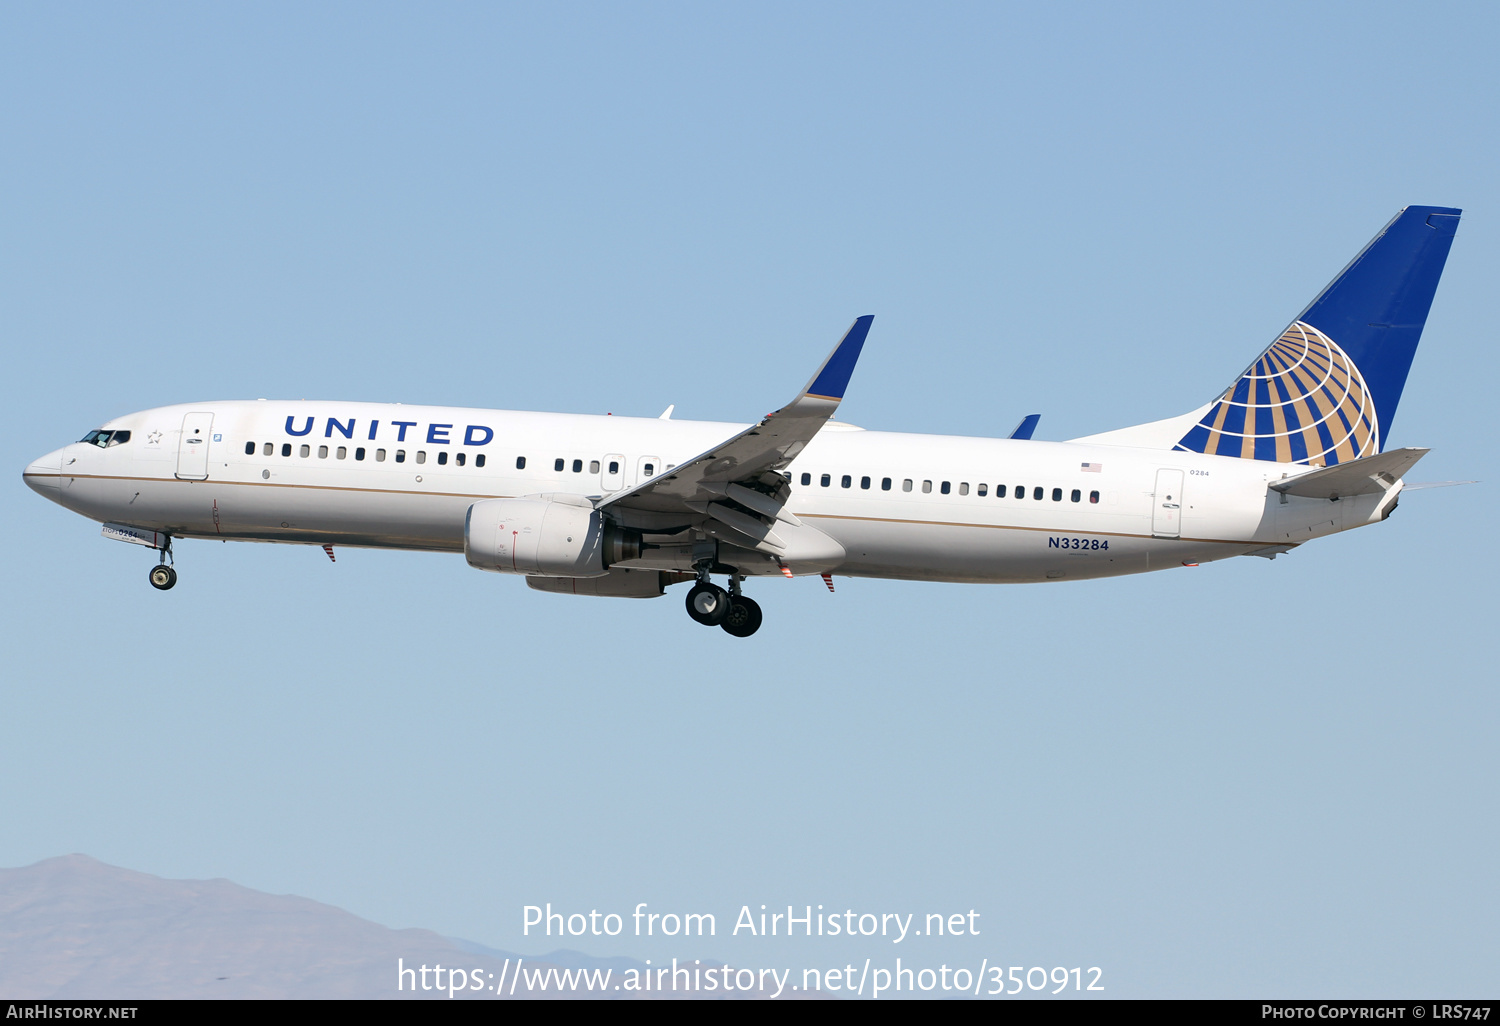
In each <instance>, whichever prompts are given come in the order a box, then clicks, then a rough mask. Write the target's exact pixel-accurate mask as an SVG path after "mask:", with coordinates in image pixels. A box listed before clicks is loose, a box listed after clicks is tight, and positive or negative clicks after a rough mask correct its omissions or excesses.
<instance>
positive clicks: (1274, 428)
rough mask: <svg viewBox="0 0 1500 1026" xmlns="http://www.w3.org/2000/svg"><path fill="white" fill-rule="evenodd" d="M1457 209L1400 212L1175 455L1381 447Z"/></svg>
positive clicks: (1345, 455)
mask: <svg viewBox="0 0 1500 1026" xmlns="http://www.w3.org/2000/svg"><path fill="white" fill-rule="evenodd" d="M1461 213H1462V211H1460V210H1456V209H1454V208H1452V207H1407V208H1406V209H1405V210H1403V211H1401V212H1400V213H1399V214H1397V215H1396V216H1395V218H1394V219H1393V220H1392V221H1391V223H1390V224H1388V225H1386V226H1385V229H1384V230H1383V231H1381V233H1380V234H1379V235H1377V236H1375V238H1374V239H1373V240H1371V242H1370V244H1369V245H1367V246H1366V247H1365V248H1364V249H1363V250H1361V251H1360V253H1359V255H1358V256H1356V257H1355V258H1354V259H1353V260H1352V261H1351V262H1350V263H1349V266H1348V267H1345V268H1344V270H1343V271H1342V272H1340V274H1339V276H1338V277H1337V278H1335V279H1333V281H1332V283H1330V284H1329V286H1328V287H1327V288H1325V289H1324V290H1323V291H1322V292H1321V293H1319V294H1318V298H1316V299H1314V300H1313V301H1312V303H1311V304H1309V305H1308V307H1307V309H1306V310H1304V311H1302V313H1301V314H1300V315H1299V316H1298V317H1297V319H1296V320H1295V321H1293V322H1292V325H1291V327H1289V328H1287V329H1286V331H1285V332H1283V333H1282V335H1281V337H1280V338H1278V339H1277V340H1276V341H1275V342H1273V343H1271V346H1270V348H1268V349H1267V350H1266V351H1265V352H1264V353H1261V355H1260V357H1259V358H1258V359H1256V361H1255V362H1254V363H1253V364H1251V365H1250V368H1249V369H1248V370H1246V371H1245V373H1244V374H1243V375H1241V376H1240V378H1239V379H1238V380H1237V381H1235V383H1234V384H1232V385H1230V386H1229V388H1228V389H1226V390H1225V392H1224V394H1223V395H1222V396H1220V397H1219V399H1218V400H1216V401H1215V402H1213V403H1211V404H1210V405H1209V407H1208V411H1207V412H1206V413H1205V414H1204V415H1203V417H1202V419H1201V420H1199V422H1198V423H1197V424H1196V425H1195V426H1194V427H1193V428H1192V429H1191V430H1189V431H1188V433H1187V434H1186V435H1184V436H1183V437H1182V440H1181V441H1180V442H1178V443H1177V445H1176V448H1178V449H1187V450H1191V451H1193V452H1202V453H1208V454H1210V455H1217V456H1239V457H1243V458H1245V459H1257V460H1276V461H1278V462H1282V463H1307V464H1312V465H1317V466H1332V465H1333V464H1335V463H1341V462H1345V461H1347V460H1351V459H1357V458H1359V457H1361V456H1370V455H1373V454H1374V453H1377V452H1381V451H1383V450H1384V448H1385V438H1386V434H1387V432H1388V431H1389V430H1390V425H1391V420H1392V419H1393V418H1394V417H1395V414H1396V404H1397V403H1399V402H1400V401H1401V392H1402V389H1404V388H1405V386H1406V375H1407V372H1408V371H1409V370H1410V369H1411V361H1412V357H1413V356H1414V355H1415V354H1416V351H1417V342H1418V341H1419V340H1420V339H1421V337H1422V326H1423V325H1424V324H1426V323H1427V311H1428V310H1429V309H1430V308H1431V307H1432V297H1433V293H1434V292H1436V291H1437V284H1438V278H1439V277H1441V276H1442V273H1443V264H1444V262H1445V261H1446V260H1447V259H1448V249H1449V247H1450V246H1452V244H1453V233H1454V232H1455V231H1456V230H1457V228H1458V218H1459V215H1460V214H1461Z"/></svg>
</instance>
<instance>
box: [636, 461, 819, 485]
mask: <svg viewBox="0 0 1500 1026" xmlns="http://www.w3.org/2000/svg"><path fill="white" fill-rule="evenodd" d="M609 472H610V473H611V474H618V473H619V472H620V461H619V460H610V461H609ZM803 483H804V484H805V483H806V482H803Z"/></svg>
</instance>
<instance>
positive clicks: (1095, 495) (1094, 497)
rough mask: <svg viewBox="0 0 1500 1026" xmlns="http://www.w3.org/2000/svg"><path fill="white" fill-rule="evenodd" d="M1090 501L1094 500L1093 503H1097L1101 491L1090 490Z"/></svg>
mask: <svg viewBox="0 0 1500 1026" xmlns="http://www.w3.org/2000/svg"><path fill="white" fill-rule="evenodd" d="M1089 501H1090V502H1093V503H1097V502H1098V501H1099V493H1098V492H1089Z"/></svg>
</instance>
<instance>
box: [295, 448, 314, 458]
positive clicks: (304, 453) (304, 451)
mask: <svg viewBox="0 0 1500 1026" xmlns="http://www.w3.org/2000/svg"><path fill="white" fill-rule="evenodd" d="M297 455H298V456H301V457H302V458H303V459H307V458H308V457H309V456H311V455H312V446H310V445H303V446H299V447H298V448H297Z"/></svg>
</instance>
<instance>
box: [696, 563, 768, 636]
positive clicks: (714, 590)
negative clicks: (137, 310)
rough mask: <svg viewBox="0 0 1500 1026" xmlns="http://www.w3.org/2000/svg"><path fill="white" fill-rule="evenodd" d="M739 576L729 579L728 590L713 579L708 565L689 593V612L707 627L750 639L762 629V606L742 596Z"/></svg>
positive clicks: (701, 570) (699, 572) (699, 570)
mask: <svg viewBox="0 0 1500 1026" xmlns="http://www.w3.org/2000/svg"><path fill="white" fill-rule="evenodd" d="M741 580H742V578H741V577H740V576H739V575H738V574H733V575H731V576H730V578H729V590H728V591H725V590H724V589H723V588H721V587H719V586H718V585H717V584H714V583H713V582H712V581H710V580H709V577H708V568H707V567H706V566H703V567H699V569H698V583H697V584H695V585H693V588H692V590H691V591H689V592H688V594H687V612H688V616H691V617H692V618H693V619H694V620H696V621H697V622H698V623H701V624H703V625H704V626H705V627H722V628H724V632H725V633H726V634H732V635H734V636H735V637H736V638H748V637H749V636H750V635H752V634H754V633H755V632H756V631H758V630H760V623H761V618H762V617H761V611H760V603H758V602H756V601H755V600H754V599H751V598H746V597H745V596H744V595H742V594H740V581H741Z"/></svg>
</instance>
